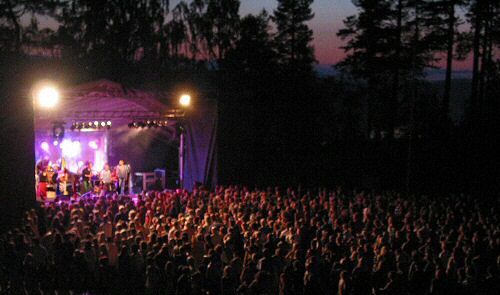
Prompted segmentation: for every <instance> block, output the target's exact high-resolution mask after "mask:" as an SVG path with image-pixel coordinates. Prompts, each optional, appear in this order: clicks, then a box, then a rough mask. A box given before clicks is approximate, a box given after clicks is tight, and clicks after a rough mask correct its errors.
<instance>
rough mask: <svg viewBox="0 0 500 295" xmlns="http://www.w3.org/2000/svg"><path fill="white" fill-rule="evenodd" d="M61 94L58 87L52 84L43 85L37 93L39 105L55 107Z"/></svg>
mask: <svg viewBox="0 0 500 295" xmlns="http://www.w3.org/2000/svg"><path fill="white" fill-rule="evenodd" d="M59 96H60V95H59V91H58V90H57V88H56V87H54V86H51V85H45V86H42V87H40V88H39V89H38V90H37V91H36V93H35V98H36V100H37V102H38V105H39V106H41V107H43V108H53V107H55V106H56V105H57V103H58V102H59Z"/></svg>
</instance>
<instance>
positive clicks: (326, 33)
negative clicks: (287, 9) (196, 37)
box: [42, 0, 471, 70]
mask: <svg viewBox="0 0 500 295" xmlns="http://www.w3.org/2000/svg"><path fill="white" fill-rule="evenodd" d="M240 1H241V6H240V15H241V16H245V15H247V14H258V13H259V12H260V11H262V9H266V10H267V12H268V13H269V14H272V12H273V10H274V9H275V8H276V6H277V3H278V2H277V0H240ZM178 2H179V0H173V1H171V2H170V5H171V7H174V6H175V5H176V4H177V3H178ZM312 10H313V12H314V18H313V19H312V20H311V21H310V22H309V23H308V25H309V26H310V27H311V29H312V30H313V33H314V40H313V47H314V49H315V55H316V59H317V61H318V64H320V65H332V64H336V63H338V62H339V61H341V60H342V59H343V58H344V57H345V53H344V52H343V50H342V49H341V48H340V47H341V46H343V45H344V42H343V41H342V40H340V38H338V37H337V36H336V33H337V32H338V30H339V29H341V28H342V27H343V20H344V19H345V18H346V17H347V16H350V15H353V14H356V13H357V9H356V7H355V6H354V5H353V4H352V0H314V2H313V4H312ZM45 21H46V20H45ZM43 22H44V20H42V23H43ZM438 66H440V67H442V66H443V61H441V63H440V64H439V65H438ZM470 69H471V61H470V58H469V59H467V60H466V61H463V62H458V61H455V62H454V70H470Z"/></svg>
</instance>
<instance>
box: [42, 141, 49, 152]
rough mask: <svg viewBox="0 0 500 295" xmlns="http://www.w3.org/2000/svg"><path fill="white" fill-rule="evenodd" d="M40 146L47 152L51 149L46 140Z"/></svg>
mask: <svg viewBox="0 0 500 295" xmlns="http://www.w3.org/2000/svg"><path fill="white" fill-rule="evenodd" d="M40 147H41V148H42V150H44V151H46V152H48V151H49V144H48V143H47V142H45V141H44V142H42V143H41V144H40Z"/></svg>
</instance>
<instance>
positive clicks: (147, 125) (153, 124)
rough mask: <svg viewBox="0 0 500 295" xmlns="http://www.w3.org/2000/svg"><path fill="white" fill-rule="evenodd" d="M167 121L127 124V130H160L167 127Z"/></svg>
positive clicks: (140, 121) (145, 121)
mask: <svg viewBox="0 0 500 295" xmlns="http://www.w3.org/2000/svg"><path fill="white" fill-rule="evenodd" d="M167 126H168V121H166V120H139V121H135V120H134V121H132V122H130V123H128V128H141V129H142V128H148V129H149V128H161V127H167Z"/></svg>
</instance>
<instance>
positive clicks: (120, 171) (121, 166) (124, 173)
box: [116, 160, 129, 195]
mask: <svg viewBox="0 0 500 295" xmlns="http://www.w3.org/2000/svg"><path fill="white" fill-rule="evenodd" d="M128 173H129V167H128V165H125V161H123V160H120V161H119V162H118V166H116V176H117V177H118V188H119V192H120V194H121V195H124V194H125V183H126V182H127V179H128Z"/></svg>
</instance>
